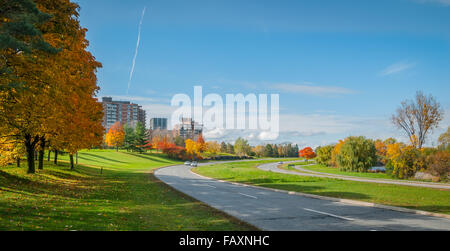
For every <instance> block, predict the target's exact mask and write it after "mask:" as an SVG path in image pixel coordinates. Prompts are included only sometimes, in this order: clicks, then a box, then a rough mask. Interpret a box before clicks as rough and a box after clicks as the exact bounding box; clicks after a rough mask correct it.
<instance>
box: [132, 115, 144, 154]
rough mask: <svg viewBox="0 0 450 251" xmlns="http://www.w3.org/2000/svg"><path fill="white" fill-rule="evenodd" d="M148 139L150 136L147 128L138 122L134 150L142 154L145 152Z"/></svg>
mask: <svg viewBox="0 0 450 251" xmlns="http://www.w3.org/2000/svg"><path fill="white" fill-rule="evenodd" d="M147 138H148V134H147V131H146V130H145V126H144V125H143V124H142V123H141V122H138V123H137V125H136V129H135V130H134V140H133V148H134V149H136V150H137V151H138V152H140V153H142V152H144V145H145V142H146V141H147Z"/></svg>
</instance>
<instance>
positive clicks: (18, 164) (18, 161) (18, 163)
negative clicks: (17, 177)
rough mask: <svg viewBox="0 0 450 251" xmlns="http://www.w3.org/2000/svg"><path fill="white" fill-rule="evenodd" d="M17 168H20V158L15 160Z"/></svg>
mask: <svg viewBox="0 0 450 251" xmlns="http://www.w3.org/2000/svg"><path fill="white" fill-rule="evenodd" d="M16 161H17V167H20V157H19V158H17V160H16Z"/></svg>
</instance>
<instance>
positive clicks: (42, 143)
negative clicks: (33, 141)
mask: <svg viewBox="0 0 450 251" xmlns="http://www.w3.org/2000/svg"><path fill="white" fill-rule="evenodd" d="M39 142H40V145H39V148H40V149H39V167H38V168H39V170H44V153H45V138H44V137H41V139H40V140H39Z"/></svg>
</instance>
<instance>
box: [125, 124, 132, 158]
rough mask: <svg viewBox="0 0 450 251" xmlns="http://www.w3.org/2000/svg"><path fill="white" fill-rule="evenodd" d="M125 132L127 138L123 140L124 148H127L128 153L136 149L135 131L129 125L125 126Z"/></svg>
mask: <svg viewBox="0 0 450 251" xmlns="http://www.w3.org/2000/svg"><path fill="white" fill-rule="evenodd" d="M123 131H124V132H125V138H124V140H123V148H125V149H126V150H127V151H130V150H133V149H134V147H133V146H134V138H135V137H134V136H135V135H134V129H133V128H132V127H131V126H129V125H128V124H125V125H124V126H123Z"/></svg>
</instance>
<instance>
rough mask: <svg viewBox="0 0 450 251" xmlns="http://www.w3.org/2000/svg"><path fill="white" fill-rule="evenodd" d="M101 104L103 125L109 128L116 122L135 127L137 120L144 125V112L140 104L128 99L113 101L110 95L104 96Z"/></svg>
mask: <svg viewBox="0 0 450 251" xmlns="http://www.w3.org/2000/svg"><path fill="white" fill-rule="evenodd" d="M102 104H103V113H104V115H103V123H102V124H103V127H105V129H106V130H109V128H111V126H113V125H114V124H115V123H116V122H120V123H122V124H128V125H130V126H132V127H135V126H136V125H137V123H138V122H141V123H142V124H143V125H144V126H145V122H146V113H145V111H144V110H143V109H142V106H139V105H137V104H133V103H131V102H129V101H114V100H113V99H112V98H111V97H104V98H103V99H102Z"/></svg>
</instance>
